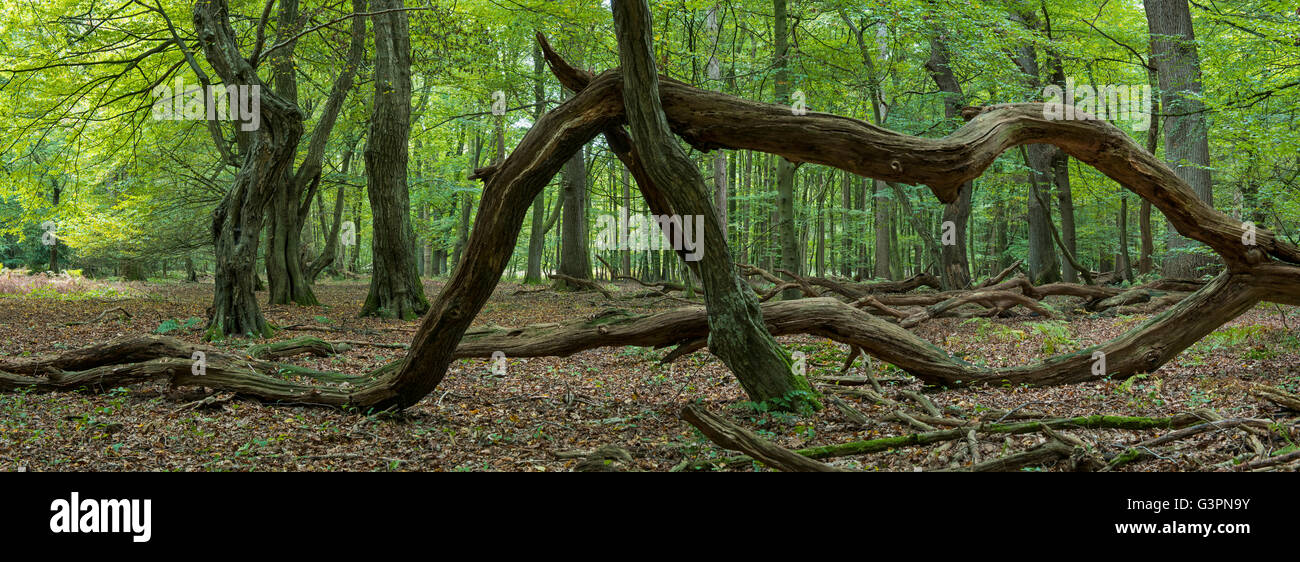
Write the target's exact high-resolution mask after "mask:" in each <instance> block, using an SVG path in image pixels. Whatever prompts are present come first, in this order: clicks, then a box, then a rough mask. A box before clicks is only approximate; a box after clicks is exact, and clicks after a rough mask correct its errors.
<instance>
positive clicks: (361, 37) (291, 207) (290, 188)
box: [265, 0, 366, 306]
mask: <svg viewBox="0 0 1300 562" xmlns="http://www.w3.org/2000/svg"><path fill="white" fill-rule="evenodd" d="M352 9H353V10H354V11H356V12H364V11H365V9H366V1H365V0H353V2H352ZM278 20H279V30H278V32H277V35H278V36H281V37H282V39H283V38H284V37H289V38H292V37H293V36H295V35H296V34H297V32H298V30H299V28H300V27H301V22H300V21H299V16H298V2H297V0H284V1H282V2H280V12H279V16H278ZM365 31H366V24H365V18H360V17H358V18H352V34H351V40H350V46H349V50H348V58H347V60H345V61H344V64H343V65H342V68H341V69H340V70H339V74H338V76H337V77H335V80H334V83H333V85H332V87H331V88H330V92H329V94H328V96H327V97H326V100H325V106H324V108H323V109H322V111H321V115H320V117H319V118H318V119H317V124H316V128H315V129H314V130H313V131H312V135H311V139H310V140H309V141H308V144H307V154H306V157H305V158H304V159H303V162H302V163H301V164H300V165H299V166H298V168H297V170H296V171H295V170H294V169H293V168H292V167H290V168H289V169H287V170H286V171H285V175H284V178H283V185H282V186H280V187H279V188H277V189H276V190H275V195H274V196H273V197H272V199H271V206H270V217H271V222H270V224H268V225H267V237H266V242H267V245H266V249H265V253H266V280H267V285H268V288H269V292H270V298H269V302H270V304H300V305H305V306H316V305H319V304H320V302H319V301H317V299H316V295H315V294H314V293H313V292H312V289H311V284H312V282H313V280H314V279H315V277H316V275H314V274H313V273H312V270H313V269H314V267H313V266H309V265H308V264H307V263H306V257H307V253H306V252H304V251H303V247H302V229H303V226H304V225H305V224H306V223H307V219H308V217H309V216H310V210H311V202H312V199H314V198H315V196H316V190H317V189H318V188H319V187H320V180H321V173H322V162H323V159H324V157H325V148H326V144H327V142H328V140H329V137H330V133H331V132H332V131H333V129H334V124H335V123H336V122H337V121H338V116H339V113H340V112H341V111H342V108H343V102H344V100H345V99H346V98H347V95H348V92H350V91H351V89H352V82H353V78H354V77H355V75H356V70H357V67H358V66H360V64H361V59H362V56H363V54H364V52H365ZM287 41H288V43H287V44H286V45H285V46H284V47H281V48H280V50H279V51H277V52H276V54H275V55H274V58H273V72H274V74H273V80H274V84H275V91H276V93H277V94H278V95H280V96H281V97H283V98H284V99H285V100H286V101H288V102H289V103H292V104H294V105H297V104H298V80H297V72H298V70H297V68H296V65H295V62H294V57H293V51H294V48H295V47H296V45H297V41H296V40H294V39H287ZM318 261H319V260H318ZM317 273H319V272H317Z"/></svg>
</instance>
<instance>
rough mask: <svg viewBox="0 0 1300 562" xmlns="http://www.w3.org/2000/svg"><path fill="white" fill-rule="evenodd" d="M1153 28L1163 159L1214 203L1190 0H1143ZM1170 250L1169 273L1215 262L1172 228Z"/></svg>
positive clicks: (1196, 271) (1186, 274)
mask: <svg viewBox="0 0 1300 562" xmlns="http://www.w3.org/2000/svg"><path fill="white" fill-rule="evenodd" d="M1143 5H1145V7H1146V12H1147V27H1148V28H1150V32H1151V59H1152V62H1153V63H1154V64H1155V66H1156V74H1157V76H1158V78H1159V82H1160V107H1161V115H1163V116H1164V130H1165V161H1167V162H1169V165H1170V166H1171V167H1172V168H1173V169H1174V173H1176V174H1178V177H1179V178H1182V180H1183V181H1185V182H1187V184H1188V185H1190V186H1192V190H1193V191H1195V192H1196V196H1197V197H1199V198H1200V199H1201V200H1202V201H1205V202H1206V203H1207V204H1209V205H1211V206H1213V205H1214V189H1213V185H1212V184H1211V183H1210V168H1209V166H1210V137H1209V127H1208V125H1207V123H1206V119H1205V103H1204V102H1202V101H1201V61H1200V56H1199V54H1198V53H1197V49H1196V34H1195V33H1193V30H1192V15H1191V12H1190V11H1189V10H1188V5H1187V0H1143ZM1166 245H1167V247H1168V254H1167V256H1166V258H1165V262H1164V267H1163V268H1162V272H1163V274H1164V275H1165V276H1166V277H1181V278H1193V277H1200V276H1201V275H1202V274H1203V273H1205V271H1203V269H1202V268H1204V267H1205V266H1207V265H1209V264H1210V263H1212V261H1211V260H1209V259H1207V258H1206V257H1205V256H1201V255H1198V254H1194V253H1191V252H1192V246H1193V243H1192V242H1191V241H1190V240H1188V239H1186V238H1183V237H1182V236H1179V235H1178V232H1177V231H1176V230H1175V229H1174V228H1172V227H1170V228H1169V229H1168V236H1167V238H1166Z"/></svg>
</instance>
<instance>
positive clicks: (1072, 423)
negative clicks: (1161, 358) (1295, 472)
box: [694, 414, 1201, 468]
mask: <svg viewBox="0 0 1300 562" xmlns="http://www.w3.org/2000/svg"><path fill="white" fill-rule="evenodd" d="M1198 421H1201V418H1200V417H1199V416H1197V415H1195V414H1178V415H1176V416H1172V417H1168V418H1145V417H1133V416H1106V415H1093V416H1080V417H1074V418H1057V419H1050V420H1039V421H1031V422H1024V423H1011V424H1000V423H982V424H976V425H973V426H968V427H959V428H956V429H941V430H937V431H927V432H923V433H911V434H907V435H899V436H897V437H882V438H879V439H869V440H866V441H852V442H849V443H840V444H836V445H825V446H821V447H808V448H804V449H798V450H796V451H794V452H795V453H798V454H800V455H803V456H805V457H808V458H810V459H817V460H825V459H831V458H837V457H847V456H852V455H863V454H868V453H880V452H884V451H889V450H893V449H898V448H902V447H915V446H921V445H930V444H934V443H941V442H944V441H952V440H956V439H965V438H966V435H967V434H968V433H969V432H970V431H971V430H975V432H976V433H983V434H1005V435H1018V434H1024V433H1034V432H1037V431H1042V430H1043V428H1044V427H1047V428H1051V429H1055V428H1080V429H1128V430H1139V431H1141V430H1150V429H1178V428H1183V427H1187V426H1189V425H1192V424H1195V423H1197V422H1198ZM752 460H753V459H751V458H749V457H732V458H727V459H718V460H714V461H705V462H701V463H696V464H695V465H694V468H701V467H704V466H709V465H716V466H736V465H739V464H743V463H746V462H750V461H752Z"/></svg>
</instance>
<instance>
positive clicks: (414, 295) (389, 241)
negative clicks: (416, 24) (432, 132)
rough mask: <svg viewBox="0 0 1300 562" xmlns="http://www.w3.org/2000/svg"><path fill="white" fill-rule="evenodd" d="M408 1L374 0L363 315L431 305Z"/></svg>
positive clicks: (406, 314)
mask: <svg viewBox="0 0 1300 562" xmlns="http://www.w3.org/2000/svg"><path fill="white" fill-rule="evenodd" d="M403 3H404V0H374V2H373V8H374V9H375V11H376V12H381V11H382V12H384V13H377V14H375V15H374V16H372V18H373V22H374V29H375V99H374V107H373V108H372V111H371V115H370V134H369V135H368V136H367V137H366V150H365V157H366V183H367V188H368V189H367V191H368V193H369V196H370V210H371V213H372V214H373V215H374V234H373V240H372V243H371V244H372V245H371V249H372V252H373V254H374V271H373V272H372V274H371V276H370V292H369V294H368V295H366V302H365V304H364V305H362V307H361V315H362V316H385V317H394V318H403V319H413V318H415V317H417V316H419V315H421V314H424V312H425V311H427V310H428V309H429V303H428V301H427V300H425V298H424V286H423V285H422V284H421V283H420V275H419V272H417V271H416V269H415V232H414V231H413V230H412V228H411V203H410V198H409V193H408V192H407V182H406V164H407V156H408V155H407V143H408V139H409V137H410V122H411V121H410V120H411V47H410V34H409V30H408V27H407V18H406V12H405V10H404V9H403Z"/></svg>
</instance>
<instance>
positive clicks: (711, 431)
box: [681, 405, 846, 472]
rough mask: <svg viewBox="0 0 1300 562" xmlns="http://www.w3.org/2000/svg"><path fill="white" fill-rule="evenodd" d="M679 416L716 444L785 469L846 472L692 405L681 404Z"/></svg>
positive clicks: (789, 470)
mask: <svg viewBox="0 0 1300 562" xmlns="http://www.w3.org/2000/svg"><path fill="white" fill-rule="evenodd" d="M681 416H682V419H683V420H686V421H687V422H688V423H690V424H691V425H693V426H695V428H696V429H699V430H700V432H701V433H703V434H704V436H705V437H708V438H709V439H710V440H711V441H713V442H714V443H717V444H718V445H719V446H721V447H723V448H726V449H731V450H733V451H740V452H742V453H746V454H748V455H749V456H750V457H752V458H753V459H755V460H757V461H759V462H762V463H763V464H766V465H768V466H770V467H773V468H776V469H778V470H782V471H785V472H846V471H844V470H841V469H838V468H835V467H833V466H830V465H827V464H825V463H820V462H817V461H815V460H812V459H810V458H808V457H805V456H803V455H799V454H796V453H793V452H791V451H790V450H789V449H784V448H781V447H778V446H776V445H773V444H771V443H769V442H767V441H765V440H763V439H760V438H759V437H758V436H757V435H754V434H753V433H750V432H749V431H748V430H746V429H745V428H743V427H740V426H738V425H736V424H734V423H731V422H729V421H727V420H724V419H722V418H721V417H718V416H715V415H713V414H711V413H709V412H708V411H707V410H705V409H703V408H700V407H698V406H694V405H687V406H686V407H684V408H682V413H681Z"/></svg>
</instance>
